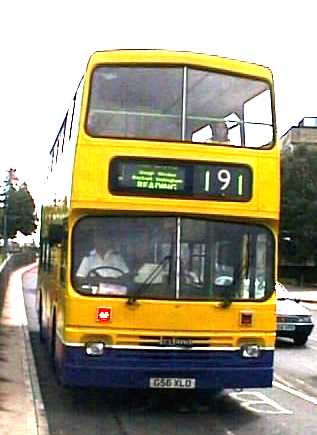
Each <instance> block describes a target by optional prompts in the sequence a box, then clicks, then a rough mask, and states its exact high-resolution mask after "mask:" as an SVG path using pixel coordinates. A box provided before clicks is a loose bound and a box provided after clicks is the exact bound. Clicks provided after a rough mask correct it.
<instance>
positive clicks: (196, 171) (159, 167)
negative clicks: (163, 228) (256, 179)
mask: <svg viewBox="0 0 317 435" xmlns="http://www.w3.org/2000/svg"><path fill="white" fill-rule="evenodd" d="M109 180H110V185H109V188H110V191H111V192H112V193H113V194H120V195H123V194H128V195H137V196H139V195H146V196H171V197H180V198H182V197H187V198H194V199H217V200H220V201H248V200H250V198H251V196H252V171H251V169H250V167H249V166H247V165H239V164H230V163H229V164H228V163H218V162H217V163H206V164H202V163H201V162H188V161H170V162H169V161H166V160H165V161H162V160H158V159H133V158H116V159H114V160H113V161H112V162H111V167H110V178H109Z"/></svg>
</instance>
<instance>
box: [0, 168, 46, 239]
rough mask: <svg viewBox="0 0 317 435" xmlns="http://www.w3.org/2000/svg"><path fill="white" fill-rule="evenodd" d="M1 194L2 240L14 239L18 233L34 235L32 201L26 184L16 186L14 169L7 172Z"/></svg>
mask: <svg viewBox="0 0 317 435" xmlns="http://www.w3.org/2000/svg"><path fill="white" fill-rule="evenodd" d="M3 194H4V207H3V208H2V219H1V224H0V233H1V236H2V238H7V239H8V238H14V237H15V236H16V234H17V232H18V231H20V232H21V233H22V234H24V235H26V236H27V235H30V234H32V233H34V231H35V230H36V228H37V221H38V219H37V216H36V213H35V204H34V200H33V198H32V196H31V194H30V192H29V190H28V188H27V185H26V183H22V184H21V185H20V186H19V185H18V178H17V177H16V171H15V169H9V171H8V175H7V177H6V179H5V181H4V187H3Z"/></svg>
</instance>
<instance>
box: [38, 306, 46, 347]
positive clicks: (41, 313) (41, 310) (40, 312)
mask: <svg viewBox="0 0 317 435" xmlns="http://www.w3.org/2000/svg"><path fill="white" fill-rule="evenodd" d="M38 318H39V336H40V341H41V342H42V343H45V333H44V327H43V302H42V297H40V303H39V315H38Z"/></svg>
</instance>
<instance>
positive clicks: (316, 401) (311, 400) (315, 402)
mask: <svg viewBox="0 0 317 435" xmlns="http://www.w3.org/2000/svg"><path fill="white" fill-rule="evenodd" d="M273 387H275V388H279V389H280V390H283V391H286V392H287V393H289V394H292V395H293V396H296V397H298V398H300V399H303V400H305V401H306V402H309V403H312V404H313V405H317V397H312V396H309V395H308V394H305V393H302V392H301V391H298V390H296V388H294V387H289V386H287V385H284V384H282V383H280V382H277V381H273Z"/></svg>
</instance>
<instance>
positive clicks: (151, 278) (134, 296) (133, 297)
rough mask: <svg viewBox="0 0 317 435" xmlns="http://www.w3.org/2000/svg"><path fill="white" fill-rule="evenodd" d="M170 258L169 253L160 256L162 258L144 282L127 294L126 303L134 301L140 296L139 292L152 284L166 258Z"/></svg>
mask: <svg viewBox="0 0 317 435" xmlns="http://www.w3.org/2000/svg"><path fill="white" fill-rule="evenodd" d="M170 259H171V255H166V256H165V257H163V258H162V260H161V261H160V262H159V263H158V265H157V266H156V267H155V268H154V269H153V270H152V271H151V272H150V273H149V275H148V276H147V277H146V278H145V280H144V282H142V283H141V284H140V286H139V287H137V288H136V290H135V291H134V292H132V294H131V295H130V296H129V298H128V300H127V304H128V305H133V304H134V303H135V302H136V300H137V297H138V296H140V294H142V292H143V291H144V290H146V289H148V288H149V286H150V285H151V284H152V282H153V281H154V279H155V278H156V277H157V276H158V275H159V273H160V272H161V269H162V268H163V267H164V265H165V263H166V262H167V260H170Z"/></svg>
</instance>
